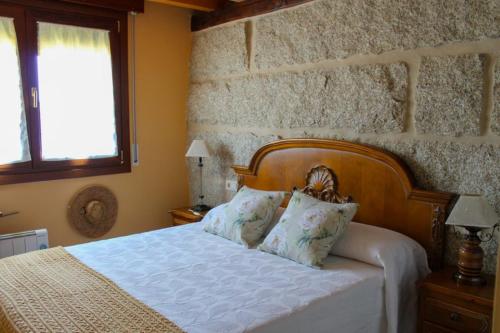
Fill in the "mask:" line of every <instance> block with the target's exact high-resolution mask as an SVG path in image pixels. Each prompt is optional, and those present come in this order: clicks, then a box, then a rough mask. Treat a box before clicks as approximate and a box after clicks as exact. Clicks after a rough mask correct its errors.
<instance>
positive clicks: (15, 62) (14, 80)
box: [0, 17, 30, 165]
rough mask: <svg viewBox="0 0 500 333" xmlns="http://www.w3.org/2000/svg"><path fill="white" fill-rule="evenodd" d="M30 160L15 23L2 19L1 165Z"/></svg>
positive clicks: (0, 70) (0, 61)
mask: <svg viewBox="0 0 500 333" xmlns="http://www.w3.org/2000/svg"><path fill="white" fill-rule="evenodd" d="M29 160H30V153H29V143H28V132H27V129H26V114H25V112H24V101H23V90H22V84H21V70H20V63H19V51H18V47H17V38H16V30H15V27H14V20H13V19H12V18H7V17H0V165H1V164H11V163H16V162H25V161H29Z"/></svg>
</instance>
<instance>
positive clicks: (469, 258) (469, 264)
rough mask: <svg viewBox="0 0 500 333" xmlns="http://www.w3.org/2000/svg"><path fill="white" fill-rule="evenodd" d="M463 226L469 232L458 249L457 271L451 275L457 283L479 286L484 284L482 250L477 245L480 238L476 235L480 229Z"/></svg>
mask: <svg viewBox="0 0 500 333" xmlns="http://www.w3.org/2000/svg"><path fill="white" fill-rule="evenodd" d="M465 228H466V229H467V231H468V232H469V233H468V235H466V237H465V240H464V241H463V242H462V244H461V246H460V248H459V249H458V264H457V266H458V272H456V273H455V274H454V275H453V278H454V279H455V281H457V283H461V284H467V285H472V286H480V285H483V284H485V280H484V278H483V277H482V276H481V270H482V269H483V256H484V252H483V249H482V248H481V246H480V245H479V244H480V243H481V240H480V239H479V237H478V236H477V233H478V232H479V231H480V230H481V229H479V228H476V227H465Z"/></svg>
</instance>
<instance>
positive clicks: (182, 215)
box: [169, 207, 208, 226]
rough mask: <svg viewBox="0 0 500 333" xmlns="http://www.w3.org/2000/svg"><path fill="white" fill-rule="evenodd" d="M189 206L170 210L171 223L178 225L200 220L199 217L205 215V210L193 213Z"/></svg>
mask: <svg viewBox="0 0 500 333" xmlns="http://www.w3.org/2000/svg"><path fill="white" fill-rule="evenodd" d="M189 209H190V207H187V208H177V209H173V210H171V211H170V212H169V213H170V214H172V220H173V222H172V225H173V226H179V225H184V224H189V223H195V222H200V221H201V219H202V218H203V217H204V216H205V214H206V213H208V211H206V212H200V213H195V212H192V211H190V210H189Z"/></svg>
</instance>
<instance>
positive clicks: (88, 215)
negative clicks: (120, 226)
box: [68, 186, 118, 238]
mask: <svg viewBox="0 0 500 333" xmlns="http://www.w3.org/2000/svg"><path fill="white" fill-rule="evenodd" d="M117 215H118V201H117V200H116V197H115V195H114V194H113V193H112V192H111V191H110V190H109V189H107V188H106V187H104V186H91V187H88V188H85V189H83V190H82V191H80V192H79V193H77V194H76V195H75V196H74V197H73V199H71V201H70V203H69V205H68V220H69V221H70V223H71V224H73V226H74V227H75V228H76V230H78V231H79V232H80V233H81V234H82V235H85V236H87V237H90V238H97V237H101V236H103V235H104V234H106V233H107V232H108V231H109V230H111V228H112V227H113V225H114V224H115V222H116V216H117Z"/></svg>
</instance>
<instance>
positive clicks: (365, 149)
mask: <svg viewBox="0 0 500 333" xmlns="http://www.w3.org/2000/svg"><path fill="white" fill-rule="evenodd" d="M318 166H325V167H327V168H329V169H331V170H332V171H333V172H334V173H335V174H336V177H337V178H338V182H339V193H337V194H338V195H339V196H340V195H341V196H352V197H353V199H354V201H355V202H358V203H360V209H359V211H358V214H357V215H356V217H355V221H357V222H361V223H366V224H371V225H375V226H380V227H383V228H387V229H392V230H395V231H398V232H400V233H403V234H406V235H407V236H409V237H411V238H413V239H415V240H417V241H418V242H420V243H421V244H422V245H423V246H424V247H425V249H426V250H427V255H428V259H429V265H430V266H431V268H433V269H436V268H440V267H442V265H443V259H444V258H443V255H444V244H445V220H446V215H447V213H448V212H449V209H450V207H451V205H452V203H453V200H454V198H455V197H456V196H455V195H454V194H451V193H444V192H434V191H426V190H423V189H420V188H418V187H417V185H416V182H415V178H414V177H413V174H412V173H411V171H410V169H409V167H408V166H407V165H406V163H404V162H403V161H402V160H401V159H400V158H399V157H397V156H396V155H394V154H392V153H390V152H387V151H384V150H382V149H379V148H376V147H372V146H368V145H361V144H356V143H352V142H347V141H336V140H324V139H288V140H281V141H276V142H273V143H270V144H267V145H265V146H263V147H262V148H260V149H259V150H257V152H256V153H255V154H254V155H253V157H252V159H251V161H250V164H249V166H248V167H245V166H233V169H234V171H235V172H236V174H237V175H238V179H239V181H240V184H239V185H248V186H250V187H253V188H257V189H263V190H281V191H292V190H293V189H294V188H302V187H303V186H304V185H305V179H306V175H307V174H308V173H309V172H310V171H311V169H312V168H317V167H318ZM285 205H286V202H285Z"/></svg>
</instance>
